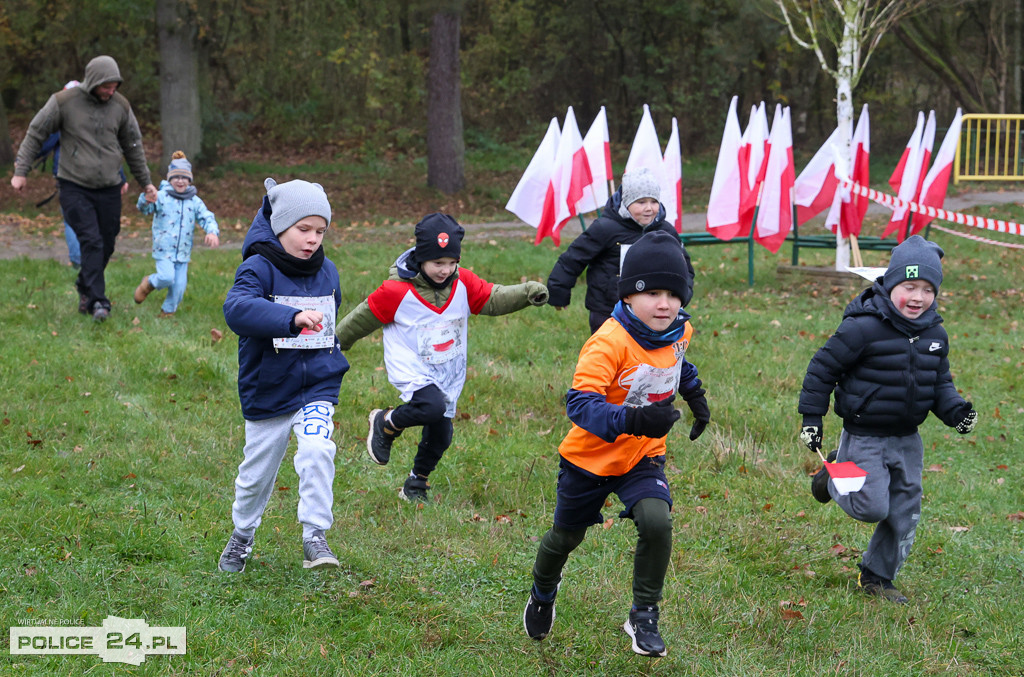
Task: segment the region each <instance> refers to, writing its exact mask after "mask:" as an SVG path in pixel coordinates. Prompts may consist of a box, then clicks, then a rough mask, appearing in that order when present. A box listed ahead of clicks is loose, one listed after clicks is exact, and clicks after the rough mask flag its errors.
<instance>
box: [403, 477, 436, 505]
mask: <svg viewBox="0 0 1024 677" xmlns="http://www.w3.org/2000/svg"><path fill="white" fill-rule="evenodd" d="M429 488H430V485H429V484H427V478H426V477H421V476H419V475H416V474H414V473H409V476H408V477H406V478H405V484H403V485H402V489H401V490H400V491H399V492H398V496H399V497H400V498H401V499H402V500H405V501H409V502H410V503H429V502H430V498H429V497H428V496H427V489H429Z"/></svg>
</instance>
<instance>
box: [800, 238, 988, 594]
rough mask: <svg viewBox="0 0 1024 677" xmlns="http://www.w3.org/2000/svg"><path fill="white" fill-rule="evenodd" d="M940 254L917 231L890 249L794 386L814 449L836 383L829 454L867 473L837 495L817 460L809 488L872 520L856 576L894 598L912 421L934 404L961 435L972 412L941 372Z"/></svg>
mask: <svg viewBox="0 0 1024 677" xmlns="http://www.w3.org/2000/svg"><path fill="white" fill-rule="evenodd" d="M942 256H943V252H942V249H941V248H939V246H938V245H937V244H935V243H934V242H929V241H927V240H925V239H924V238H922V237H920V236H919V235H914V236H912V237H910V238H907V240H906V241H905V242H903V243H902V244H900V245H899V246H898V247H896V248H895V249H893V250H892V257H891V258H890V260H889V267H888V269H887V270H886V271H885V275H883V276H882V277H880V278H878V279H877V280H876V281H875V283H874V285H873V286H872V287H871V288H870V289H867V290H865V291H864V293H862V294H861V295H860V296H859V297H857V298H856V299H854V300H853V301H852V302H851V303H850V305H849V306H847V308H846V312H845V313H844V314H843V321H842V323H840V325H839V328H838V329H836V332H835V334H833V335H832V337H831V338H829V339H828V341H826V342H825V345H824V346H823V347H822V348H821V349H820V350H819V351H818V352H817V353H816V354H815V355H814V357H813V358H812V359H811V362H810V364H809V365H808V367H807V375H806V376H805V377H804V383H803V390H802V391H801V392H800V413H801V414H802V415H803V425H802V428H801V432H800V439H801V441H803V443H804V444H806V445H807V447H808V448H810V449H811V451H815V452H817V451H820V450H821V441H822V417H823V416H824V415H825V414H826V413H827V412H828V405H829V397H830V396H831V395H832V392H833V391H835V412H836V414H838V415H839V416H840V418H842V419H843V432H842V435H841V436H840V439H839V449H838V450H835V451H833V452H831V453H830V454H829V456H828V460H829V462H832V461H837V460H838V461H852V462H854V463H855V464H857V466H858V467H860V468H862V469H863V470H865V471H866V472H867V478H866V480H865V482H864V486H863V488H862V489H861V490H859V491H855V492H850V493H846V494H841V493H840V492H839V491H838V490H837V488H836V486H835V484H834V483H833V482H831V481H830V480H829V475H828V472H827V470H825V468H822V469H821V470H820V471H819V472H818V473H817V474H816V475H815V476H814V478H813V479H812V480H811V493H812V494H813V495H814V498H816V499H817V500H818V501H820V502H821V503H827V502H828V501H830V500H832V499H835V501H836V503H837V504H839V507H841V508H842V509H843V510H844V511H845V512H846V514H848V515H849V516H850V517H853V518H854V519H856V520H860V521H862V522H877V523H878V526H877V527H876V528H875V532H874V535H873V536H872V537H871V542H870V543H869V544H868V548H867V550H865V551H864V554H863V555H862V556H861V562H860V564H859V565H858V566H859V567H860V575H859V576H858V578H857V582H858V585H859V586H860V587H861V588H862V589H863V590H864V592H865V593H867V594H870V595H878V596H880V597H882V598H884V599H887V600H890V601H892V602H896V603H899V604H904V603H906V602H907V598H906V597H905V596H904V595H903V594H902V593H901V592H900V591H899V590H898V589H897V588H896V587H895V586H894V585H893V582H892V581H893V579H894V578H895V577H896V574H897V573H898V572H899V570H900V567H901V566H903V563H904V562H905V561H906V559H907V556H908V555H909V554H910V547H911V546H912V545H913V543H914V535H915V533H916V531H917V524H918V521H919V520H920V515H921V494H922V487H921V472H922V468H923V465H924V446H923V444H922V442H921V436H920V435H919V434H918V432H917V427H918V426H919V425H921V423H923V422H924V420H925V418H926V417H927V416H928V412H929V411H932V412H935V415H936V416H938V417H939V419H940V420H941V421H942V422H943V423H945V424H946V425H948V426H950V427H955V428H956V430H957V432H959V433H960V434H967V433H969V432H971V431H972V430H974V425H975V423H976V421H977V416H978V415H977V413H976V412H975V411H974V408H973V407H972V406H971V403H970V402H967V401H965V400H964V398H962V397H961V396H960V395H959V393H957V390H956V386H955V385H953V377H952V375H951V374H950V371H949V337H948V336H947V335H946V330H945V329H943V328H942V318H941V317H940V316H939V314H938V311H937V308H938V306H937V305H936V303H935V298H936V296H937V295H938V291H939V285H940V284H942V261H941V259H942Z"/></svg>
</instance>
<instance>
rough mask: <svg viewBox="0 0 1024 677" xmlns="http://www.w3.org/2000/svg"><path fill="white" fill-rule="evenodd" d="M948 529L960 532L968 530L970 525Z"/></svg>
mask: <svg viewBox="0 0 1024 677" xmlns="http://www.w3.org/2000/svg"><path fill="white" fill-rule="evenodd" d="M949 530H950V531H954V532H956V533H960V532H963V531H970V530H971V528H970V527H950V528H949Z"/></svg>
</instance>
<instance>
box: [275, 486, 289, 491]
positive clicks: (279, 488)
mask: <svg viewBox="0 0 1024 677" xmlns="http://www.w3.org/2000/svg"><path fill="white" fill-rule="evenodd" d="M277 490H278V491H291V490H292V488H291V487H278V488H277Z"/></svg>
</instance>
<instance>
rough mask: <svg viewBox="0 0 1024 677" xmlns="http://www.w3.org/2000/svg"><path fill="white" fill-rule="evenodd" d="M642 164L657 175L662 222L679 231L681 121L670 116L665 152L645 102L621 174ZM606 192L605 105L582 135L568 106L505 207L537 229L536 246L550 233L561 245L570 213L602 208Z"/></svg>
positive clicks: (609, 186) (609, 179) (610, 181)
mask: <svg viewBox="0 0 1024 677" xmlns="http://www.w3.org/2000/svg"><path fill="white" fill-rule="evenodd" d="M643 167H646V168H648V169H650V170H651V171H652V172H653V173H654V175H655V176H657V177H658V180H659V183H660V184H661V198H662V199H661V203H662V205H664V207H665V212H666V220H667V221H668V222H669V223H672V224H673V225H674V226H675V227H676V230H677V231H679V232H682V216H683V208H682V205H683V160H682V153H681V152H680V149H679V125H678V123H677V121H676V118H672V134H671V136H669V140H668V145H667V146H666V147H665V151H664V153H663V152H662V150H661V144H660V142H659V141H658V133H657V131H656V130H655V128H654V120H653V119H652V118H651V111H650V109H649V108H648V106H647V105H646V104H644V112H643V117H642V118H641V119H640V126H639V127H638V128H637V132H636V137H635V138H634V139H633V147H632V149H631V150H630V153H629V158H628V160H627V161H626V169H625V172H624V173H625V174H628V173H629V172H631V171H633V170H634V169H640V168H643ZM609 190H611V191H614V190H615V185H614V178H613V174H612V155H611V148H610V146H609V141H608V118H607V115H606V113H605V109H604V106H602V107H601V111H600V112H599V113H598V114H597V117H596V118H595V119H594V122H593V123H592V124H591V125H590V130H589V131H588V132H587V134H586V136H582V135H581V134H580V131H579V127H578V126H577V124H576V115H575V113H573V110H572V106H569V110H568V112H566V114H565V121H564V122H563V124H562V126H561V128H559V125H558V118H551V122H550V123H549V124H548V131H547V133H546V134H545V135H544V139H543V140H542V141H541V143H540V146H539V147H538V148H537V152H536V153H534V155H533V159H532V160H530V164H529V166H527V168H526V171H525V172H524V173H523V177H522V178H521V179H520V180H519V184H518V185H517V186H516V188H515V190H514V191H513V192H512V196H511V197H510V198H509V200H508V204H507V205H505V209H507V210H508V211H510V212H512V213H513V214H515V215H516V216H518V217H519V218H520V219H521V220H522V221H524V222H525V223H528V224H530V225H531V226H533V227H534V228H536V229H537V236H536V238H535V239H534V244H540V243H541V241H542V240H543V239H544V238H545V237H550V238H551V240H552V242H554V243H555V246H559V245H560V244H561V230H562V227H563V226H564V225H565V223H566V222H567V221H568V220H569V219H571V218H572V217H574V216H578V215H580V214H586V213H587V212H595V211H598V210H600V209H601V208H602V207H603V206H604V205H605V203H606V202H608V198H609Z"/></svg>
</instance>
